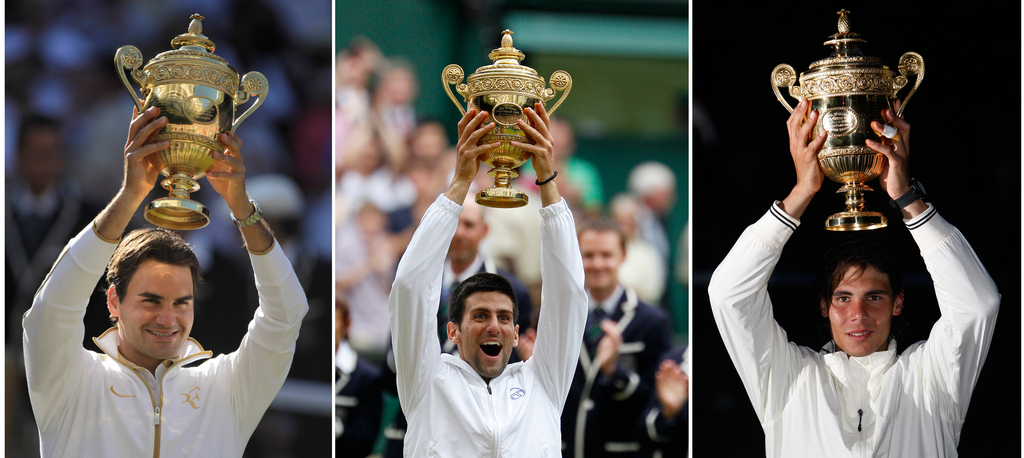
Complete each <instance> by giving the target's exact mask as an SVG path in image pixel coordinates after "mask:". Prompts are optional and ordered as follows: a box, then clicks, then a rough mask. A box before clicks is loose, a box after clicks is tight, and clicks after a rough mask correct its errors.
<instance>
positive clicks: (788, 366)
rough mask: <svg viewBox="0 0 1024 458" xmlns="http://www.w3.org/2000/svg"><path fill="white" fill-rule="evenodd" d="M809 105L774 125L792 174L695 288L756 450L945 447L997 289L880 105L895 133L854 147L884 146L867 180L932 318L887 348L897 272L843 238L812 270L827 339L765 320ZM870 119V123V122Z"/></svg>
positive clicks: (813, 164)
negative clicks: (908, 250) (783, 125)
mask: <svg viewBox="0 0 1024 458" xmlns="http://www.w3.org/2000/svg"><path fill="white" fill-rule="evenodd" d="M895 105H896V106H895V109H897V110H898V109H899V104H898V102H897V103H896V104H895ZM817 115H818V113H817V112H816V111H811V110H810V104H809V103H808V101H806V100H804V101H802V102H801V103H800V105H799V106H798V108H797V109H796V110H794V111H793V114H792V116H791V117H790V118H789V122H788V123H787V125H788V127H789V139H790V153H791V154H792V157H793V163H794V165H795V168H796V174H797V183H796V185H795V186H794V187H793V190H792V192H791V193H790V194H789V196H787V197H786V199H785V200H783V201H781V202H778V201H777V202H776V203H775V204H773V205H772V208H771V209H770V210H769V211H768V212H767V213H766V214H765V215H764V216H763V217H762V218H761V219H760V220H758V221H757V222H756V223H754V224H753V225H751V226H749V227H748V228H747V229H746V230H745V231H744V232H743V234H742V235H741V236H740V238H739V240H738V241H737V242H736V244H735V245H734V246H733V248H732V250H731V251H730V252H729V254H728V255H727V256H726V258H725V259H724V260H723V261H722V263H721V264H720V265H719V266H718V268H717V269H716V270H715V273H714V275H713V276H712V278H711V283H710V285H709V286H708V295H709V296H710V299H711V306H712V311H713V312H714V315H715V321H716V322H717V324H718V329H719V332H720V333H721V334H722V340H723V341H724V343H725V346H726V349H727V350H728V351H729V357H730V358H731V359H732V361H733V365H734V366H735V367H736V370H737V372H738V373H739V376H740V379H742V381H743V385H744V388H745V389H746V392H747V395H748V396H749V397H750V401H751V403H752V404H753V406H754V410H755V412H756V413H757V416H758V419H759V420H760V422H761V426H762V427H763V428H764V433H765V450H766V452H767V456H769V457H791V456H827V457H842V456H850V457H861V456H890V457H901V458H905V457H922V458H923V457H938V456H942V457H955V456H957V450H956V447H957V442H958V441H959V437H960V429H961V428H962V427H963V422H964V418H965V417H966V415H967V408H968V405H969V403H970V399H971V393H972V392H973V390H974V386H975V383H976V382H977V380H978V375H979V374H980V372H981V368H982V366H983V365H984V363H985V357H986V355H987V354H988V349H989V345H990V344H991V342H992V332H993V330H994V329H995V322H996V315H997V314H998V311H999V301H1000V296H999V292H998V291H997V290H996V285H995V283H994V282H993V281H992V278H991V277H990V276H989V275H988V272H987V271H986V270H985V267H984V266H982V265H981V262H980V261H979V260H978V257H977V256H976V255H975V254H974V251H973V250H972V249H971V246H970V244H968V243H967V241H966V240H965V239H964V236H963V234H961V233H960V231H958V230H957V229H956V228H955V227H953V226H952V225H951V224H949V223H948V222H946V220H945V219H943V218H942V217H941V216H939V215H938V212H937V211H936V210H935V208H934V207H932V206H931V205H930V204H926V203H925V202H924V201H923V200H922V199H921V197H922V194H921V192H920V190H919V187H918V186H916V183H915V184H914V185H912V182H911V180H910V179H909V175H908V161H909V154H908V143H907V142H908V138H909V134H910V125H909V124H908V123H907V122H906V121H904V120H903V119H902V118H899V117H897V116H896V115H895V112H894V111H893V110H888V109H887V110H885V111H884V112H883V117H884V119H885V120H886V122H887V123H889V124H892V125H894V126H895V127H896V128H897V129H898V131H899V135H897V136H896V137H895V138H893V140H892V141H888V140H885V141H873V140H868V141H867V145H868V146H869V147H870V148H872V149H874V150H876V151H878V152H879V153H881V154H882V155H884V156H885V164H884V166H883V167H882V171H881V174H880V178H879V182H880V185H881V187H882V190H883V191H885V192H886V193H887V194H888V195H889V197H890V198H891V199H892V201H893V202H894V207H898V208H899V209H900V212H901V213H902V214H903V217H904V222H905V223H906V226H907V228H908V229H909V230H910V234H911V235H912V236H913V238H914V240H915V241H916V242H917V245H918V247H919V248H920V249H921V256H922V257H923V258H924V261H925V265H926V267H927V268H928V272H929V273H930V274H931V277H932V280H933V281H934V284H935V291H936V296H937V298H938V305H939V311H940V312H941V314H942V316H941V317H940V318H939V320H938V321H937V322H936V323H935V324H934V326H932V329H931V333H930V334H929V336H928V340H925V341H921V342H917V343H913V344H911V345H909V346H908V347H907V348H906V349H905V350H904V351H903V352H902V353H899V354H898V353H897V351H896V340H895V339H894V338H893V337H892V322H893V317H895V316H899V315H901V314H902V313H903V308H904V294H903V290H902V287H901V279H900V275H899V272H898V271H897V270H896V269H895V268H894V267H893V266H894V263H893V262H892V260H891V259H890V258H889V256H888V254H887V253H886V252H885V250H884V249H882V248H881V247H879V246H872V245H869V244H866V243H864V242H862V241H853V242H851V243H848V244H846V245H841V246H839V247H837V248H836V249H834V250H833V251H832V252H831V253H830V254H829V255H828V256H827V261H826V263H825V266H824V268H823V270H822V274H821V275H820V276H819V279H818V280H817V291H818V296H819V304H818V305H819V307H818V309H819V311H820V313H821V315H822V316H823V317H827V318H828V320H829V328H830V332H831V335H832V341H831V342H829V343H828V344H827V345H825V347H824V348H822V349H821V350H820V351H817V350H814V349H811V348H807V347H803V346H798V345H796V344H793V343H791V342H789V339H788V337H787V335H786V332H785V330H783V329H782V328H781V327H780V326H779V324H778V323H777V322H776V321H775V319H774V316H773V308H772V307H773V306H772V303H771V299H770V298H769V296H768V279H769V277H771V274H772V270H773V269H774V268H775V265H776V263H777V262H778V261H779V258H780V256H781V255H782V248H783V246H784V245H785V243H786V241H787V240H789V237H790V236H791V235H792V234H793V232H794V231H795V230H796V228H797V227H798V226H799V224H800V221H799V218H800V216H801V215H802V214H803V212H804V210H806V209H807V206H808V204H809V203H810V201H811V198H813V197H814V195H815V194H816V193H817V192H818V190H819V189H820V187H821V183H822V180H823V176H824V175H823V173H822V171H821V169H819V167H818V160H817V152H818V150H819V149H820V148H821V146H822V144H823V143H824V141H825V138H826V137H825V131H822V134H821V135H818V136H816V137H813V138H811V137H810V136H809V135H810V133H811V130H812V128H813V127H814V125H815V121H816V119H817ZM872 128H873V129H874V130H875V131H876V132H882V131H883V126H882V125H880V124H879V123H873V124H872ZM888 230H892V229H888Z"/></svg>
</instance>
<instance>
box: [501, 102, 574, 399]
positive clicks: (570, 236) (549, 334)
mask: <svg viewBox="0 0 1024 458" xmlns="http://www.w3.org/2000/svg"><path fill="white" fill-rule="evenodd" d="M526 115H527V116H528V117H529V118H530V119H531V121H532V122H533V126H532V127H531V126H530V125H528V124H527V123H525V122H523V121H522V120H520V121H519V124H520V127H522V128H523V131H524V132H526V133H527V135H530V136H531V137H532V138H533V139H534V141H535V144H533V145H528V144H524V143H518V142H515V146H517V147H521V148H523V149H525V150H527V151H530V152H531V153H532V154H533V168H534V170H536V171H537V176H538V177H539V178H538V179H539V180H544V179H546V178H548V177H551V176H552V175H553V174H554V170H555V169H554V156H553V153H552V151H553V142H552V140H551V133H550V130H549V129H548V126H549V124H550V122H551V121H550V119H548V115H547V112H546V111H545V110H544V107H543V106H542V105H540V104H537V105H536V106H535V108H534V109H529V108H527V109H526ZM556 181H557V180H551V181H548V182H547V183H545V184H543V185H541V187H540V189H541V204H542V205H543V206H542V208H541V209H540V213H541V226H540V237H541V260H540V270H541V281H542V287H541V299H540V317H539V318H538V321H537V339H536V343H535V344H534V347H533V356H532V357H531V358H530V359H529V360H528V361H527V364H530V365H533V367H534V370H535V371H536V372H537V374H538V379H539V380H540V383H541V386H543V387H544V388H545V389H546V390H547V391H548V395H549V396H550V397H551V399H552V400H554V401H555V402H558V405H559V408H561V406H562V405H564V403H565V398H566V396H567V395H568V393H569V385H570V384H571V383H572V377H573V374H574V373H575V371H576V359H577V358H578V357H579V354H580V345H582V343H583V328H584V325H585V324H586V321H587V292H586V290H585V289H584V287H583V258H582V257H581V255H580V246H579V239H578V238H577V236H576V223H575V222H574V220H573V217H572V212H571V211H570V210H569V205H568V204H567V203H566V202H565V200H563V199H562V198H561V196H560V195H559V194H558V185H557V184H556Z"/></svg>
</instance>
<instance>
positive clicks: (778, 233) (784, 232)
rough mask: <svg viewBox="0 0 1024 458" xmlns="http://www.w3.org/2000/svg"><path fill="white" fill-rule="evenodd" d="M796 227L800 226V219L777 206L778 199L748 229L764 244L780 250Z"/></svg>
mask: <svg viewBox="0 0 1024 458" xmlns="http://www.w3.org/2000/svg"><path fill="white" fill-rule="evenodd" d="M798 227H800V220H799V219H796V218H793V217H792V216H789V214H787V213H786V212H784V211H782V209H781V208H779V201H775V203H773V204H772V206H771V208H769V209H768V212H767V213H765V214H764V216H762V217H761V219H759V220H757V222H756V223H754V224H753V225H752V226H750V229H751V230H753V232H754V234H756V236H757V238H758V239H760V240H761V241H763V242H764V243H765V244H766V245H768V246H770V247H772V248H774V249H776V250H781V249H782V247H783V246H785V245H786V242H787V241H788V240H789V237H790V236H792V235H793V231H795V230H796V228H798Z"/></svg>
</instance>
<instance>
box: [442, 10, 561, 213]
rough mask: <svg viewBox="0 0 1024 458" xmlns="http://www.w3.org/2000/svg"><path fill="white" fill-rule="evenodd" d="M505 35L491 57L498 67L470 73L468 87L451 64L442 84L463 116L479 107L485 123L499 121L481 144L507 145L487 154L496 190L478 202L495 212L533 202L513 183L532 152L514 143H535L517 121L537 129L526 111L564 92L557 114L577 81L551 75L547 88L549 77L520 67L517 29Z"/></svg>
mask: <svg viewBox="0 0 1024 458" xmlns="http://www.w3.org/2000/svg"><path fill="white" fill-rule="evenodd" d="M502 34H503V35H502V37H501V47H500V48H498V49H495V50H493V51H492V52H491V53H490V54H489V55H488V57H489V58H490V59H491V60H492V61H494V63H493V64H491V65H486V66H483V67H480V68H478V69H477V71H476V72H475V73H473V74H472V75H469V78H467V79H466V83H462V78H463V76H464V75H465V73H464V72H463V71H462V67H460V66H458V65H456V64H451V65H449V66H447V67H445V68H444V70H442V71H441V83H442V85H443V86H444V90H445V92H446V93H447V94H448V98H450V99H451V100H452V103H454V104H455V106H456V107H457V108H458V109H459V112H461V113H462V114H463V115H465V114H466V111H468V110H471V109H474V108H475V109H477V110H480V111H486V112H487V113H488V115H487V119H486V120H484V124H487V123H490V122H492V121H493V122H494V129H493V130H491V131H490V132H489V133H488V134H487V135H484V136H483V137H482V138H481V139H480V141H479V142H478V143H477V144H479V145H482V144H487V143H494V142H501V146H499V147H497V148H495V149H493V150H491V151H489V152H488V153H487V154H485V155H484V156H483V162H484V163H485V164H487V165H488V166H490V167H492V169H491V170H490V171H489V172H487V175H489V176H491V177H494V186H493V187H490V188H487V189H484V190H483V191H480V193H478V194H477V196H476V203H478V204H480V205H484V206H487V207H494V208H514V207H522V206H524V205H526V204H527V203H529V197H527V195H526V193H524V192H522V191H519V190H517V189H514V188H512V186H511V180H512V178H515V177H517V176H519V174H518V173H517V172H516V171H515V169H516V168H517V167H519V166H521V165H523V164H524V163H526V161H527V160H528V159H529V158H530V153H528V152H526V151H523V150H522V149H520V148H516V147H514V146H512V144H511V143H509V142H513V141H516V142H520V143H534V141H533V139H532V138H530V137H529V136H527V135H526V134H525V133H524V132H523V130H522V129H520V128H519V124H518V123H517V121H518V120H520V119H523V120H525V121H526V122H527V123H529V124H530V125H531V126H532V125H533V123H532V122H531V121H530V118H528V117H526V116H525V113H524V111H523V110H525V109H526V108H533V106H534V104H536V103H538V102H539V103H541V104H544V103H546V102H547V101H549V100H551V99H552V98H553V97H554V96H555V94H556V91H561V92H562V96H561V97H559V99H558V101H557V102H556V103H555V104H554V105H553V106H552V107H551V109H550V110H548V114H553V113H554V112H555V110H556V109H558V106H559V105H561V104H562V102H563V101H564V100H565V97H566V96H567V95H569V91H570V90H571V89H572V77H571V76H569V73H567V72H565V71H562V70H558V71H556V72H554V73H552V74H551V79H550V83H551V87H550V88H548V87H545V85H544V78H543V77H541V76H539V75H538V74H537V71H536V70H534V69H532V68H530V67H527V66H525V65H520V64H519V62H520V61H522V60H523V59H524V58H525V57H526V56H525V55H524V54H523V53H522V51H520V50H518V49H516V48H514V47H512V31H511V30H505V31H504V32H502ZM451 85H455V91H456V92H458V93H459V94H460V95H462V97H463V99H464V102H465V103H466V108H463V107H462V104H460V103H459V101H458V100H456V99H455V96H454V95H453V94H452V91H451V88H450V87H449V86H451Z"/></svg>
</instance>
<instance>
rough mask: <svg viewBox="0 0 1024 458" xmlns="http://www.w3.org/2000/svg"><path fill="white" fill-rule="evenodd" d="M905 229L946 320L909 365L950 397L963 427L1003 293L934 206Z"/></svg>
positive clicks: (969, 248) (941, 320) (911, 354)
mask: <svg viewBox="0 0 1024 458" xmlns="http://www.w3.org/2000/svg"><path fill="white" fill-rule="evenodd" d="M906 223H907V227H908V228H910V233H911V235H913V236H914V240H915V241H917V244H918V246H919V247H920V248H921V256H922V257H923V258H924V262H925V266H926V267H927V268H928V272H929V273H930V274H931V277H932V281H933V282H934V285H935V297H936V298H937V300H938V304H939V311H940V312H941V314H942V315H941V316H940V317H939V320H938V321H936V322H935V324H934V325H933V326H932V330H931V332H930V334H929V335H928V340H927V341H926V342H925V343H924V344H923V348H922V349H920V352H913V353H910V361H911V364H914V365H920V366H921V369H922V370H921V373H922V374H923V376H924V377H925V378H926V380H927V381H928V382H929V383H928V384H929V385H931V384H936V385H937V388H938V389H939V390H940V391H939V392H943V393H949V395H950V396H952V398H951V399H950V401H951V402H950V406H951V408H952V409H953V410H954V412H953V414H954V415H955V416H956V418H958V419H959V420H961V421H962V420H963V419H964V417H965V416H966V414H967V407H968V405H969V403H970V399H971V393H972V392H973V391H974V385H975V384H976V383H977V381H978V375H979V373H980V372H981V368H982V366H983V365H984V364H985V358H986V356H987V355H988V350H989V346H990V345H991V343H992V333H993V331H994V330H995V325H996V317H997V315H998V313H999V302H1000V295H999V291H998V290H997V289H996V285H995V282H993V281H992V278H991V277H990V276H989V274H988V271H986V270H985V267H984V266H983V265H982V264H981V261H980V260H979V259H978V256H977V255H976V254H975V253H974V250H973V249H972V248H971V245H970V244H969V243H967V240H966V239H964V236H963V234H961V233H960V231H959V230H957V228H955V227H953V226H952V225H951V224H949V223H948V222H946V220H945V219H943V218H942V216H939V215H938V213H937V212H936V211H935V209H934V208H932V207H931V206H930V205H928V206H927V209H926V210H925V211H924V212H923V213H921V214H920V215H918V216H917V217H915V218H913V219H909V220H906ZM911 350H914V349H913V348H911V349H908V353H909V352H911Z"/></svg>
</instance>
